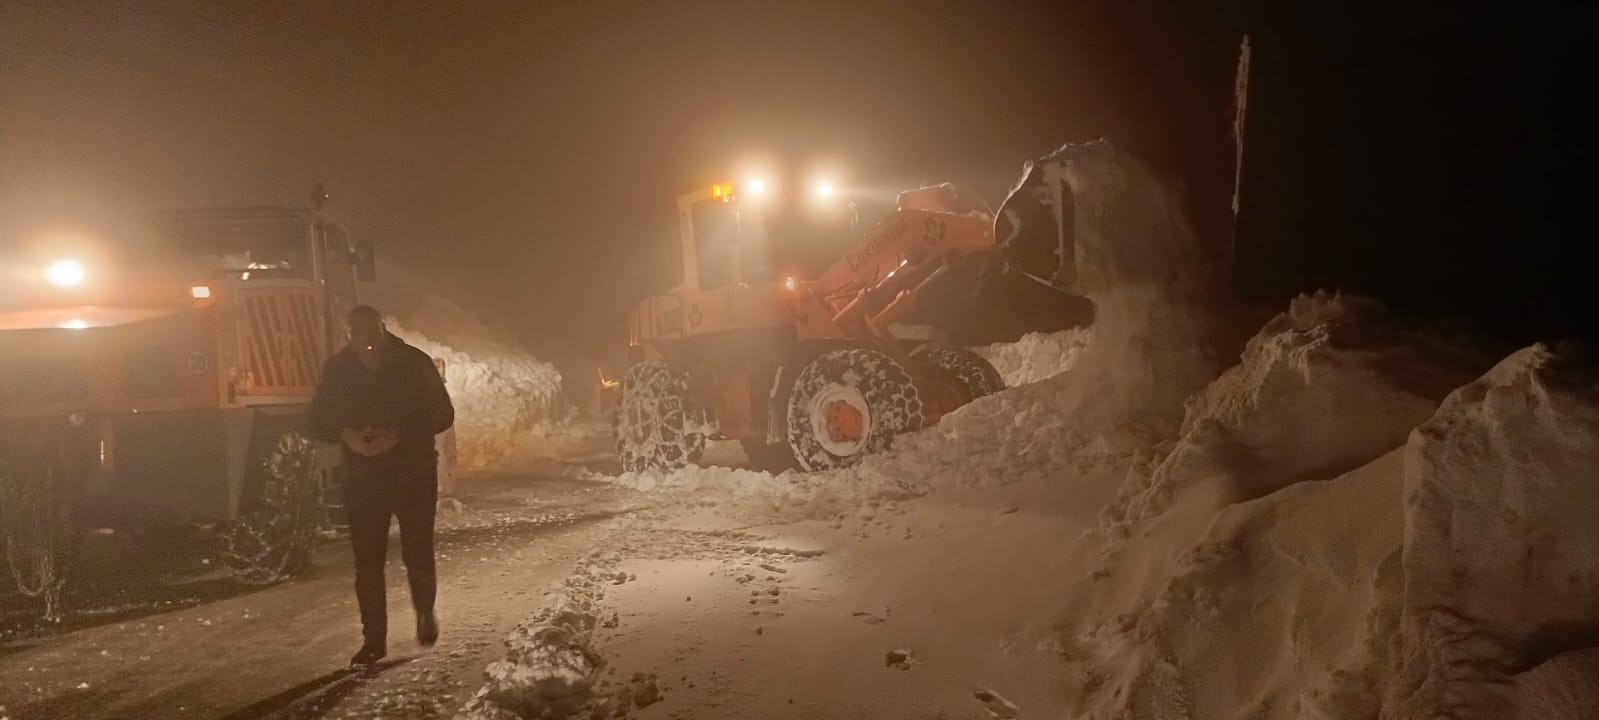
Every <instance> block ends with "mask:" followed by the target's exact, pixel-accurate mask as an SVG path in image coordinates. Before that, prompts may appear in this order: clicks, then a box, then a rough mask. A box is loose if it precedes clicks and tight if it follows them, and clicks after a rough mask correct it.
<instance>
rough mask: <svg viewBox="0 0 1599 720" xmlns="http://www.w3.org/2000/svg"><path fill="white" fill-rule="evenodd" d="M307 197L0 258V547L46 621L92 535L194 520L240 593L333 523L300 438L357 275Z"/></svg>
mask: <svg viewBox="0 0 1599 720" xmlns="http://www.w3.org/2000/svg"><path fill="white" fill-rule="evenodd" d="M313 197H314V203H313V204H314V205H315V207H314V208H282V207H234V208H207V209H200V210H175V211H168V212H165V213H163V214H162V215H161V217H160V218H159V219H157V220H155V221H153V222H152V223H150V225H151V226H154V227H155V230H154V232H151V233H148V235H149V237H148V238H145V239H143V240H141V241H139V242H135V241H133V240H130V239H129V238H132V237H135V236H137V235H140V233H136V232H134V231H133V229H131V228H130V230H129V233H128V236H129V237H126V238H121V239H119V240H116V241H113V240H106V241H105V242H103V243H99V244H90V245H83V244H81V243H72V242H65V241H62V240H59V239H54V238H39V239H37V240H36V241H32V242H23V243H18V244H15V245H12V246H10V247H12V248H15V250H14V251H8V256H7V257H4V258H0V271H3V272H4V273H5V274H6V277H5V278H4V282H0V286H3V287H0V491H3V492H0V539H3V541H4V545H5V550H6V553H5V559H6V560H7V563H6V564H7V565H8V566H9V568H10V570H11V574H12V578H13V584H14V585H15V586H16V587H17V589H19V590H21V591H23V592H25V593H28V594H35V595H43V596H44V598H45V607H46V611H45V614H46V617H47V618H49V619H58V618H59V617H60V610H61V608H60V594H61V590H62V587H63V585H64V583H65V581H66V578H67V575H68V572H69V564H70V560H71V558H72V556H73V554H74V552H75V550H76V549H77V548H78V546H79V544H80V541H81V540H82V534H83V532H84V531H86V530H87V528H90V527H94V528H100V527H110V528H116V527H118V526H122V527H124V528H125V529H134V530H137V529H139V528H145V527H152V526H158V527H171V526H174V525H205V526H209V527H210V528H212V530H213V532H214V533H215V535H214V536H215V537H216V538H217V540H218V542H219V545H220V559H221V560H222V561H223V563H224V564H225V565H226V566H227V567H228V568H229V569H230V570H232V571H233V573H234V577H235V578H236V579H238V580H240V581H242V582H246V583H252V584H256V583H265V582H270V581H273V580H276V579H278V578H280V577H283V576H285V575H287V574H290V573H292V572H293V571H294V570H295V569H296V568H297V567H298V566H300V565H301V564H303V563H304V561H305V559H306V554H307V551H308V548H309V545H310V543H311V541H312V540H313V539H314V537H315V536H316V535H317V534H318V533H319V532H320V531H326V530H328V529H329V526H330V525H333V524H336V523H337V522H338V520H337V517H336V514H337V511H338V509H339V508H338V506H339V501H338V495H337V490H336V488H334V487H333V484H334V482H335V473H336V472H337V470H338V465H339V463H340V455H339V453H338V451H337V448H325V447H318V446H316V445H314V444H313V443H312V442H311V441H310V440H308V439H307V438H305V437H304V436H302V435H301V434H300V433H299V432H298V430H299V427H300V425H301V424H302V422H303V416H304V413H305V412H306V409H307V408H308V407H309V403H310V399H311V395H312V393H313V390H314V387H315V384H316V381H317V376H318V374H319V373H320V370H321V367H322V363H323V361H324V360H325V359H326V358H327V356H328V354H329V353H330V352H332V350H333V349H335V348H337V347H338V346H339V345H340V344H341V343H342V342H343V340H344V333H345V327H344V317H345V315H346V313H347V312H348V311H349V309H350V308H351V307H353V306H354V305H355V304H356V302H357V288H358V283H359V281H362V280H370V279H373V277H374V274H375V269H374V265H373V258H372V253H371V249H370V246H369V245H366V244H363V243H354V242H351V241H350V240H349V239H347V237H346V236H345V235H344V233H343V232H342V231H341V230H340V228H339V227H338V226H337V225H336V224H334V223H332V222H327V221H324V220H323V219H322V217H321V215H320V213H319V210H320V207H321V201H322V199H323V198H324V197H325V196H324V195H323V194H322V192H321V191H320V189H319V190H317V191H316V192H315V193H314V194H313ZM24 240H27V239H24ZM67 253H81V254H75V255H67Z"/></svg>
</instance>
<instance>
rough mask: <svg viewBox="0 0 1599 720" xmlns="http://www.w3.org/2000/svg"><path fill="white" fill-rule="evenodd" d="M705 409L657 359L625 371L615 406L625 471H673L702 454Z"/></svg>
mask: <svg viewBox="0 0 1599 720" xmlns="http://www.w3.org/2000/svg"><path fill="white" fill-rule="evenodd" d="M704 427H705V410H704V409H703V408H702V407H701V406H700V404H699V402H698V400H697V399H696V398H695V397H694V394H693V392H692V391H691V390H690V388H689V383H688V377H687V376H686V375H684V374H683V373H680V372H677V371H675V370H673V369H672V368H670V367H668V366H667V364H666V363H664V362H661V361H659V360H648V361H645V362H641V363H639V364H637V365H634V366H633V367H631V368H628V370H627V374H626V375H623V376H622V397H621V400H620V402H618V403H617V407H616V457H617V459H618V460H620V461H621V463H622V469H623V470H625V471H627V472H644V471H647V470H675V469H677V468H680V467H684V466H686V465H688V464H690V463H695V462H699V459H700V456H701V455H703V454H704V452H705V432H704Z"/></svg>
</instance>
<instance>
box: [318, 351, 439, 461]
mask: <svg viewBox="0 0 1599 720" xmlns="http://www.w3.org/2000/svg"><path fill="white" fill-rule="evenodd" d="M379 352H381V353H383V363H382V365H381V367H378V368H376V369H373V368H368V367H367V366H365V365H363V364H361V360H360V358H359V357H357V356H356V351H355V349H354V348H350V347H347V348H345V349H343V350H341V351H339V352H338V353H337V354H335V355H334V356H333V357H330V358H328V361H327V364H325V365H323V367H322V382H321V383H319V384H318V385H317V388H316V397H314V398H313V399H312V400H311V415H310V418H309V422H308V423H307V424H308V427H307V432H308V434H310V436H311V437H313V438H316V439H318V440H321V441H323V442H329V443H337V442H340V437H339V436H340V433H341V432H342V431H343V430H345V429H355V430H359V429H362V428H367V427H372V428H390V429H393V430H394V431H395V432H396V434H398V435H399V444H398V445H396V446H395V447H394V448H393V449H391V450H389V451H388V452H386V453H383V454H381V455H377V456H375V457H363V456H361V455H357V454H356V453H353V452H352V453H346V456H347V461H348V462H349V464H350V469H351V470H353V471H356V472H363V473H375V474H382V475H389V474H393V473H410V472H415V471H417V470H420V469H423V468H428V467H431V466H432V465H433V464H434V463H437V462H438V452H437V451H436V450H435V449H434V445H433V441H434V437H435V436H437V435H438V434H439V433H442V432H444V431H445V430H448V429H450V426H451V425H452V424H454V423H455V407H454V406H453V405H451V404H450V395H449V393H448V392H446V391H445V389H444V380H443V379H442V378H440V377H439V372H438V370H437V369H436V368H435V367H434V366H433V359H432V358H429V357H428V356H427V353H424V352H422V351H421V350H418V349H416V348H414V347H412V346H410V345H407V344H406V343H405V341H403V340H401V339H399V338H397V337H395V336H393V335H388V336H387V338H386V342H384V343H383V349H382V350H380V351H379Z"/></svg>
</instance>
